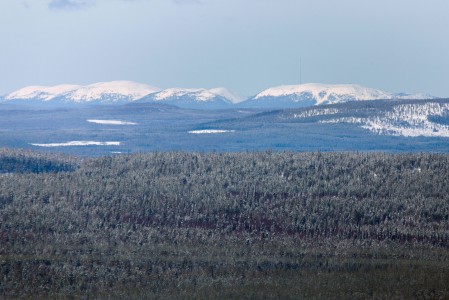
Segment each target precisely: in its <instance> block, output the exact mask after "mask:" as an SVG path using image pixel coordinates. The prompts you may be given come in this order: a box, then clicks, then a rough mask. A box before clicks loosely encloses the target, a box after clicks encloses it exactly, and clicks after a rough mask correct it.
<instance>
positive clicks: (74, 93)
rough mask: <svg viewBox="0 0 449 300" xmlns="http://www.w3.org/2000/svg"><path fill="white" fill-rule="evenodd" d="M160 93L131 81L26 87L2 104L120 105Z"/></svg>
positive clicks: (155, 89) (150, 87)
mask: <svg viewBox="0 0 449 300" xmlns="http://www.w3.org/2000/svg"><path fill="white" fill-rule="evenodd" d="M158 91H160V89H159V88H155V87H152V86H149V85H147V84H143V83H136V82H132V81H111V82H99V83H95V84H90V85H86V86H80V85H69V84H65V85H57V86H53V87H47V86H29V87H25V88H22V89H20V90H18V91H15V92H12V93H10V94H8V95H6V96H5V97H4V101H8V102H9V101H19V100H20V101H27V102H45V103H51V104H85V103H107V104H110V103H123V102H130V101H136V100H138V99H140V98H142V97H144V96H146V95H148V94H151V93H155V92H158Z"/></svg>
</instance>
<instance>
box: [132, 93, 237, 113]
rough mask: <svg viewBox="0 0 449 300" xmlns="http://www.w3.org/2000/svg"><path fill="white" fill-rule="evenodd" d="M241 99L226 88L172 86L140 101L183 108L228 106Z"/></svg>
mask: <svg viewBox="0 0 449 300" xmlns="http://www.w3.org/2000/svg"><path fill="white" fill-rule="evenodd" d="M240 100H241V99H240V98H239V97H238V96H236V95H234V94H232V93H231V92H229V91H228V90H227V89H225V88H215V89H209V90H208V89H183V88H170V89H165V90H162V91H160V92H157V93H153V94H150V95H148V96H146V97H144V98H142V99H140V100H139V102H158V103H165V104H170V105H176V106H178V107H182V108H206V109H219V108H228V107H230V106H231V105H232V104H233V103H236V102H238V101H240Z"/></svg>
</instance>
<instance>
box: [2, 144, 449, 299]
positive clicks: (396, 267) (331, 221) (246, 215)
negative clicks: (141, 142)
mask: <svg viewBox="0 0 449 300" xmlns="http://www.w3.org/2000/svg"><path fill="white" fill-rule="evenodd" d="M14 155H15V156H17V155H19V156H20V155H22V156H23V157H28V156H30V155H31V154H29V153H22V154H20V153H16V154H14ZM14 155H12V156H14ZM22 161H24V160H23V159H22V160H16V163H17V164H19V165H20V164H21V162H22ZM25 161H26V160H25ZM60 171H62V172H50V173H39V174H36V173H24V174H19V173H10V174H8V175H7V176H0V220H1V222H0V278H2V280H1V282H0V298H19V297H49V296H50V297H56V298H64V297H69V296H70V297H75V298H76V297H87V298H111V297H112V298H114V297H116V298H131V299H141V298H154V297H161V298H182V297H189V298H191V297H193V298H236V297H242V296H246V297H250V298H258V297H265V298H304V297H306V298H323V299H324V298H326V299H328V298H394V297H395V296H397V295H401V296H402V297H404V298H419V297H420V296H423V297H431V298H432V297H435V298H447V297H449V288H448V286H447V282H449V272H447V270H448V269H449V263H448V262H449V251H448V250H449V220H448V218H449V185H448V184H447V182H448V179H449V155H444V154H398V155H392V154H383V153H378V154H374V153H370V154H368V153H293V152H257V153H207V154H204V153H180V152H167V153H148V154H134V155H124V156H113V157H101V158H95V159H89V160H85V161H80V162H79V165H78V167H77V168H74V169H72V170H71V171H67V170H65V169H64V168H62V169H61V170H60ZM424 279H425V282H424Z"/></svg>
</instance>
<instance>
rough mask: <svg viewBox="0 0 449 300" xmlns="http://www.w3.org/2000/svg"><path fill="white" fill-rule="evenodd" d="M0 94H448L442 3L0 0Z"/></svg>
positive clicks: (448, 49) (445, 7)
mask: <svg viewBox="0 0 449 300" xmlns="http://www.w3.org/2000/svg"><path fill="white" fill-rule="evenodd" d="M0 38H1V42H0V94H6V93H8V92H11V91H13V90H16V89H18V88H21V87H24V86H27V85H56V84H61V83H73V84H89V83H94V82H99V81H109V80H122V79H123V80H133V81H138V82H143V83H147V84H150V85H153V86H157V87H160V88H168V87H205V88H212V87H218V86H223V87H227V88H229V89H230V90H231V91H234V92H236V93H238V94H240V95H242V96H251V95H254V94H256V93H258V92H260V91H261V90H263V89H265V88H269V87H272V86H277V85H282V84H297V83H299V60H300V59H299V57H300V56H301V58H302V81H303V82H320V83H356V84H360V85H363V86H367V87H373V88H379V89H384V90H387V91H391V92H401V91H406V92H426V93H430V94H433V95H436V96H443V97H444V96H446V97H447V96H449V1H447V0H426V1H424V0H414V1H410V0H407V1H406V0H376V1H374V0H53V1H51V0H8V1H6V0H2V1H0Z"/></svg>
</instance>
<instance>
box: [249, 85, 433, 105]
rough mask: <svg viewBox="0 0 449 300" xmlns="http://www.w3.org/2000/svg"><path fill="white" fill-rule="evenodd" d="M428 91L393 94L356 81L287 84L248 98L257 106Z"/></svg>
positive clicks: (417, 96) (412, 96)
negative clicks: (347, 82)
mask: <svg viewBox="0 0 449 300" xmlns="http://www.w3.org/2000/svg"><path fill="white" fill-rule="evenodd" d="M433 98H435V97H432V96H430V95H426V94H405V93H401V94H392V93H389V92H385V91H382V90H378V89H373V88H366V87H362V86H360V85H356V84H320V83H308V84H301V85H285V86H279V87H274V88H270V89H267V90H265V91H263V92H261V93H259V94H257V95H256V96H255V97H253V98H252V99H250V100H249V101H248V103H249V104H252V105H253V106H257V105H258V103H259V104H261V105H264V106H270V105H271V106H287V107H291V106H311V105H322V104H334V103H343V102H348V101H362V100H380V99H384V100H389V99H433Z"/></svg>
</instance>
